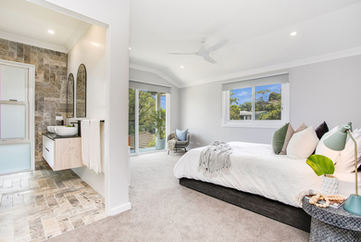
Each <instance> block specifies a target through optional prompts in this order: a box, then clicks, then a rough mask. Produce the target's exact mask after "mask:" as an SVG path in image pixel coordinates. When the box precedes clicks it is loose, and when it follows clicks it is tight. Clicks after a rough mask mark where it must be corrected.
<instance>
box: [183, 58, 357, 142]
mask: <svg viewBox="0 0 361 242" xmlns="http://www.w3.org/2000/svg"><path fill="white" fill-rule="evenodd" d="M288 71H289V73H290V120H291V124H292V125H293V126H294V127H297V126H298V125H299V124H300V123H301V122H305V123H306V125H317V124H318V123H320V122H321V121H326V122H327V123H328V124H329V126H330V127H334V126H335V125H338V124H342V123H346V122H347V121H352V122H353V124H354V127H361V115H360V111H359V105H358V103H359V102H360V100H361V99H360V93H361V56H354V57H348V58H343V59H338V60H333V61H327V62H322V63H316V64H310V65H305V66H300V67H295V68H291V69H290V70H288ZM180 100H181V109H180V110H181V113H180V117H181V126H182V128H189V129H190V132H191V134H192V136H191V140H192V141H191V143H192V147H196V146H200V145H205V144H208V143H210V142H211V141H214V140H223V141H247V142H258V143H271V139H272V134H273V132H274V131H275V129H271V128H230V127H221V116H222V109H221V108H222V91H221V83H220V82H217V83H211V84H206V85H201V86H195V87H188V88H182V89H180Z"/></svg>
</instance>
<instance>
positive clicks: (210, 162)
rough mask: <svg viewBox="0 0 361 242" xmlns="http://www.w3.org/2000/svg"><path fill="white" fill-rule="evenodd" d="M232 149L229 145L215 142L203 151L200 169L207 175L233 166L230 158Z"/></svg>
mask: <svg viewBox="0 0 361 242" xmlns="http://www.w3.org/2000/svg"><path fill="white" fill-rule="evenodd" d="M231 153H232V148H231V146H229V145H228V144H226V143H224V142H220V141H215V142H213V143H212V144H210V145H208V146H207V147H206V148H205V149H203V150H202V151H201V156H200V158H199V169H200V170H201V171H203V172H204V173H205V174H206V173H210V174H212V173H214V172H217V171H221V170H223V169H226V168H229V167H230V166H231V160H230V158H229V156H230V154H231Z"/></svg>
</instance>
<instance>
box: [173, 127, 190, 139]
mask: <svg viewBox="0 0 361 242" xmlns="http://www.w3.org/2000/svg"><path fill="white" fill-rule="evenodd" d="M175 134H176V135H177V139H178V140H179V141H186V139H187V134H188V129H185V130H180V129H176V130H175Z"/></svg>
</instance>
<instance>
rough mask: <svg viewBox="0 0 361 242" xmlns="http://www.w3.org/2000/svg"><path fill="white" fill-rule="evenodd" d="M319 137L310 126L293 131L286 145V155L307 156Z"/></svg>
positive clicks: (301, 157)
mask: <svg viewBox="0 0 361 242" xmlns="http://www.w3.org/2000/svg"><path fill="white" fill-rule="evenodd" d="M318 141H319V139H318V138H317V134H316V132H315V130H314V129H313V128H312V127H309V128H307V129H304V130H302V131H300V132H297V133H294V134H293V136H292V138H291V140H290V142H289V143H288V146H287V155H288V156H289V157H291V158H300V159H306V158H308V157H309V156H310V155H311V154H312V153H313V151H314V150H315V148H316V146H317V143H318Z"/></svg>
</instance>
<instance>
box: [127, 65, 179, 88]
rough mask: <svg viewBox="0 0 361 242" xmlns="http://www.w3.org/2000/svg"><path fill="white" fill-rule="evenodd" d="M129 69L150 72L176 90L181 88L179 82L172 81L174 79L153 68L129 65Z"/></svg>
mask: <svg viewBox="0 0 361 242" xmlns="http://www.w3.org/2000/svg"><path fill="white" fill-rule="evenodd" d="M129 67H130V68H131V69H134V70H140V71H145V72H150V73H152V74H155V75H158V76H159V77H161V78H163V79H164V80H166V81H167V82H169V83H170V84H172V85H173V86H175V87H177V88H181V87H183V85H182V84H181V83H180V82H179V81H177V80H174V78H172V77H170V76H169V74H168V73H165V72H164V71H162V70H159V69H158V68H154V67H150V66H146V65H142V64H138V63H130V65H129Z"/></svg>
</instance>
